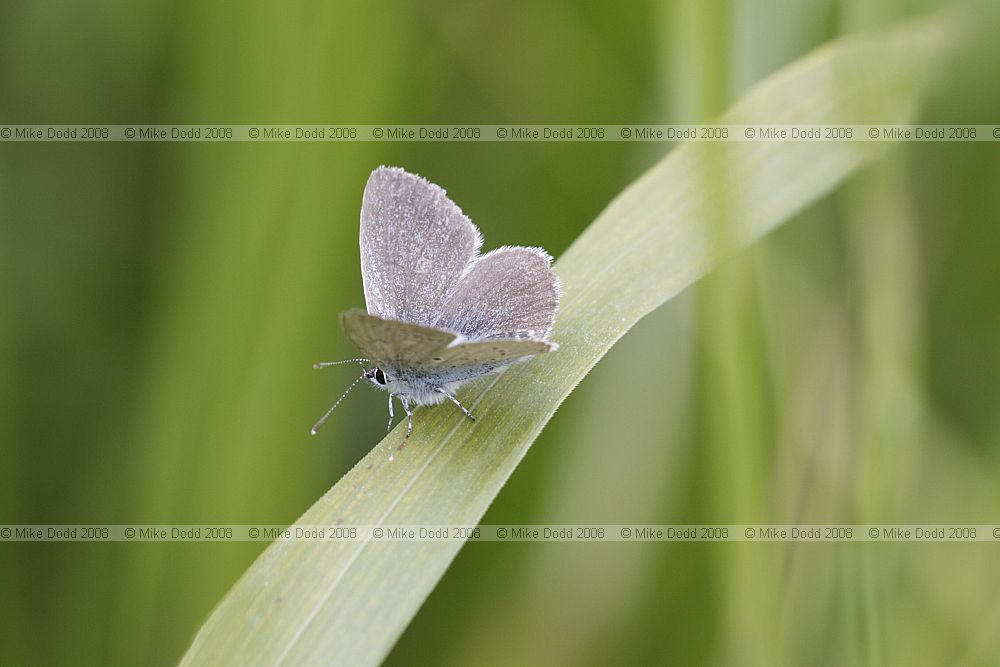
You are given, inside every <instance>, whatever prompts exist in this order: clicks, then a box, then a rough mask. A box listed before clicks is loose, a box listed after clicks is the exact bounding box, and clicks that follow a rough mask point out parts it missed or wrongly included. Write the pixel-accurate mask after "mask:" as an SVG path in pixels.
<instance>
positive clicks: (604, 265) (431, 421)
mask: <svg viewBox="0 0 1000 667" xmlns="http://www.w3.org/2000/svg"><path fill="white" fill-rule="evenodd" d="M950 35H951V33H950V31H949V30H948V27H947V24H945V23H944V21H943V19H940V18H936V19H933V20H928V21H924V22H920V23H916V24H912V25H909V26H906V27H903V28H899V29H896V30H892V31H887V32H883V33H878V34H872V35H865V36H858V37H852V38H848V39H844V40H839V41H838V42H836V43H834V44H831V45H829V46H827V47H824V48H822V49H820V50H818V51H817V52H815V53H813V54H811V55H809V56H807V57H805V58H803V59H802V60H800V61H799V62H797V63H796V64H794V65H792V66H790V67H788V68H786V69H784V70H782V71H781V72H779V73H777V74H776V75H774V76H772V77H770V78H768V79H767V80H765V81H764V82H763V83H762V84H760V85H758V86H757V87H755V88H754V89H752V90H751V91H750V92H749V94H748V95H747V96H746V97H745V98H744V99H743V100H742V101H741V102H740V103H738V104H737V105H736V106H735V107H733V108H732V109H731V110H730V111H729V112H728V113H727V114H726V115H725V117H724V120H725V121H728V122H734V123H741V122H746V123H753V122H761V123H764V122H766V123H850V122H874V123H887V122H905V121H907V120H908V119H909V113H910V112H911V111H912V110H913V109H914V108H915V107H916V105H917V103H918V101H919V96H920V95H921V91H922V89H923V88H924V85H923V84H924V83H925V82H926V79H927V76H928V73H929V72H930V71H932V69H933V68H932V65H933V63H934V62H935V61H936V60H937V59H939V58H940V57H941V56H942V52H943V50H944V47H945V46H946V45H947V44H948V42H949V39H950ZM881 150H882V147H881V146H880V145H878V144H873V143H862V142H842V143H825V142H810V143H787V142H784V143H778V142H775V143H728V144H706V143H694V144H685V145H681V146H679V147H678V148H677V149H676V150H674V151H673V152H672V153H671V154H670V155H669V156H668V157H667V158H666V159H664V160H663V161H661V162H660V163H659V164H657V165H656V166H654V167H653V168H652V169H651V170H650V171H649V172H647V173H646V174H645V175H644V176H642V177H641V178H640V179H639V180H637V181H636V182H635V183H634V184H633V185H631V186H630V187H629V188H627V189H626V190H625V191H624V192H623V193H622V194H621V195H620V196H619V197H618V198H617V199H615V201H613V202H612V203H611V205H609V206H608V208H607V209H606V210H605V211H604V212H603V213H602V214H601V216H600V217H599V218H598V219H597V220H596V221H595V222H594V223H593V224H592V225H591V226H590V227H589V228H588V229H587V231H586V232H585V233H584V234H583V235H582V236H581V237H580V238H579V239H578V240H577V241H576V242H575V243H574V244H573V246H572V247H571V248H570V249H569V250H568V251H567V252H566V254H565V255H564V256H563V257H562V258H561V259H560V260H559V262H558V263H557V265H556V270H557V272H558V273H559V275H560V277H561V278H562V281H563V286H564V299H563V303H562V307H561V310H560V314H559V318H558V322H557V326H556V329H555V331H554V333H553V338H554V339H555V340H556V341H558V342H559V343H560V344H561V346H562V347H561V349H560V350H559V351H558V352H556V353H554V354H550V355H545V356H544V357H542V358H538V359H535V360H533V361H531V362H530V363H528V364H524V365H521V366H517V367H514V368H512V369H510V370H509V371H508V372H507V373H505V374H503V375H502V376H500V377H498V378H493V379H491V380H490V381H489V382H485V383H482V384H480V385H479V386H477V387H472V388H470V389H469V390H466V391H463V392H462V393H461V397H462V399H463V402H465V404H466V405H468V406H469V407H470V408H471V409H472V410H473V411H474V413H475V414H476V416H477V418H478V421H477V422H476V423H475V424H474V425H473V424H470V423H469V422H468V421H466V420H465V419H464V418H463V417H462V415H461V414H460V413H459V412H458V411H457V410H456V409H454V407H453V406H450V405H443V406H439V407H436V408H432V409H422V410H420V411H419V412H418V413H417V416H416V420H415V423H416V430H415V432H414V434H413V437H412V438H410V440H409V441H408V442H407V444H406V447H405V449H402V450H401V449H400V446H401V444H402V443H403V433H404V429H405V427H404V429H400V428H397V429H396V430H395V431H393V432H392V433H391V434H390V435H388V436H387V437H386V438H385V439H384V440H383V441H382V442H381V443H380V444H379V445H378V446H376V447H375V448H374V449H373V450H372V451H371V453H370V454H368V456H366V457H365V458H364V459H363V460H362V461H361V462H360V463H358V465H357V466H355V467H354V468H353V469H352V470H351V471H350V472H349V473H348V474H347V475H346V476H345V477H344V478H343V479H341V480H340V481H339V482H338V483H337V484H336V485H335V486H334V487H333V488H332V489H331V490H330V491H329V492H328V493H327V494H326V495H324V496H323V497H322V498H321V499H320V500H319V501H318V502H317V503H316V504H315V505H314V506H313V507H312V508H310V509H309V510H308V511H307V512H306V513H305V514H304V515H303V516H302V518H301V519H300V523H302V524H324V525H329V524H389V525H392V524H474V523H476V522H477V521H479V519H480V518H481V516H482V515H483V513H484V512H485V510H486V508H487V506H488V505H489V504H490V502H491V501H492V500H493V498H494V497H495V496H496V495H497V494H498V493H499V491H500V489H501V487H502V486H503V485H504V482H505V481H506V480H507V478H508V477H509V476H510V474H511V473H512V471H513V470H514V468H515V467H516V466H517V463H518V462H519V461H520V460H521V458H522V457H523V456H524V454H525V452H526V451H527V449H528V447H530V446H531V443H532V441H533V440H534V439H535V437H536V436H537V434H538V433H539V431H540V430H541V429H542V427H543V426H544V425H545V423H546V422H547V421H548V419H549V418H550V417H551V416H552V414H553V413H554V412H555V410H556V408H557V407H558V406H559V404H560V402H561V401H562V400H563V399H565V398H566V396H567V395H568V394H569V393H570V392H571V391H572V390H573V387H574V386H575V385H576V384H577V383H578V382H579V381H580V380H581V379H582V378H583V377H584V376H585V375H586V374H587V372H588V371H589V370H590V369H591V368H592V367H593V366H594V364H596V363H597V361H598V360H599V359H600V358H601V357H602V356H603V355H604V353H605V352H606V351H607V350H608V349H609V348H610V346H611V345H612V344H613V343H614V342H615V341H616V340H618V338H620V337H621V336H622V335H623V334H624V333H625V332H626V331H628V329H629V328H630V327H631V326H632V325H633V324H635V322H637V321H638V320H639V319H640V318H641V317H643V316H644V315H646V314H647V313H649V312H650V311H651V310H652V309H654V308H656V307H657V306H659V305H661V304H662V303H664V302H665V301H666V300H668V299H670V298H671V297H673V296H674V295H676V294H677V293H678V292H680V291H681V290H683V289H684V288H685V287H686V286H688V285H690V284H691V283H692V282H694V281H695V280H697V279H698V278H699V277H700V276H702V275H704V274H705V273H706V272H707V271H708V270H710V269H711V268H712V267H713V265H714V264H715V263H717V261H718V260H719V258H720V257H721V256H723V255H726V254H729V253H732V252H734V251H736V250H738V249H739V248H740V247H744V246H746V245H747V244H748V243H751V242H752V241H754V240H755V239H757V238H759V237H760V236H762V235H763V234H766V233H767V232H768V231H770V230H771V229H773V228H774V227H776V226H777V225H779V224H781V223H782V222H784V221H786V220H788V219H789V218H790V217H791V216H793V215H794V214H795V213H796V212H798V211H800V210H802V209H803V208H804V207H806V206H808V205H809V204H810V203H812V202H814V201H816V200H817V199H818V198H820V197H822V196H823V195H825V194H827V193H829V192H830V191H831V190H833V189H834V188H835V187H836V186H837V185H838V184H840V183H841V182H843V180H844V179H845V178H846V177H847V176H848V175H850V174H851V173H852V172H854V171H855V170H857V169H858V168H859V167H861V166H862V165H863V164H865V163H866V162H868V161H869V160H871V159H873V158H874V157H876V156H877V155H878V154H879V152H880V151H881ZM720 211H721V213H720ZM723 223H724V229H721V232H720V227H719V225H720V224H723ZM720 241H722V242H723V243H721V244H720ZM622 453H623V454H624V455H627V450H626V451H623V452H622ZM611 455H614V454H612V453H611V451H610V450H609V456H611ZM460 548H461V544H460V543H458V542H412V543H409V542H384V541H368V542H330V543H323V542H306V541H297V542H277V543H275V544H273V545H271V546H270V547H269V548H268V549H267V550H266V551H265V552H264V553H263V554H262V555H261V557H260V558H259V559H258V560H257V561H256V562H255V563H254V564H253V566H252V567H251V568H250V569H249V570H248V571H247V572H246V574H245V575H244V576H243V577H242V578H241V579H240V581H239V582H238V583H237V584H236V585H235V586H234V587H233V588H232V590H231V591H230V592H229V594H228V595H227V596H226V597H225V599H224V600H223V601H222V602H221V604H220V605H219V606H218V607H217V608H216V610H215V611H214V612H213V614H212V615H211V617H210V618H209V619H208V621H207V622H206V623H205V625H204V626H203V627H202V629H201V631H200V632H199V634H198V636H197V637H196V638H195V640H194V643H193V645H192V646H191V648H190V650H189V651H188V653H187V655H186V656H185V658H184V660H183V664H187V665H202V664H207V665H214V664H222V663H227V664H245V665H274V664H286V665H302V664H328V663H330V662H335V663H337V664H351V665H358V664H373V663H377V662H378V661H380V660H381V659H382V658H384V657H385V655H386V654H387V653H388V652H389V650H390V649H391V647H392V645H393V643H394V642H395V641H396V639H397V637H398V636H399V635H400V633H402V631H403V630H404V628H405V627H406V625H407V623H408V622H409V621H410V619H411V618H412V617H413V615H414V614H416V612H417V610H418V609H419V607H420V605H421V603H422V602H423V600H424V599H425V598H426V596H427V595H428V594H429V593H430V591H431V590H432V589H433V587H434V585H435V584H436V582H437V581H438V579H439V578H440V577H441V576H442V575H443V573H444V571H445V570H446V569H447V567H448V565H449V563H450V562H451V560H452V559H453V558H454V556H455V554H456V553H457V552H458V550H459V549H460Z"/></svg>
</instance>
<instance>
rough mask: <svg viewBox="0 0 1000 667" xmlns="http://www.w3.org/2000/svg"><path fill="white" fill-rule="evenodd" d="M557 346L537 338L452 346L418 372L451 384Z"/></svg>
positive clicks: (423, 363) (431, 358)
mask: <svg viewBox="0 0 1000 667" xmlns="http://www.w3.org/2000/svg"><path fill="white" fill-rule="evenodd" d="M558 347H559V346H558V345H556V344H555V343H552V342H549V341H546V340H537V339H526V340H512V339H499V340H478V341H469V342H464V343H462V342H460V343H457V344H455V343H453V344H452V345H450V346H448V347H447V348H445V349H443V350H438V351H436V352H434V353H433V355H432V356H431V357H430V358H429V359H426V360H424V361H422V362H420V363H419V364H418V369H417V370H418V371H419V372H420V373H421V374H424V375H426V376H433V377H434V378H436V379H437V381H438V383H439V384H448V383H450V382H458V381H462V380H470V379H472V378H475V377H479V376H481V375H486V374H487V373H492V372H493V371H496V370H500V369H501V368H506V367H507V366H510V365H511V364H512V363H515V362H517V361H521V360H524V359H528V358H529V357H533V356H535V355H536V354H542V353H544V352H551V351H552V350H556V349H558Z"/></svg>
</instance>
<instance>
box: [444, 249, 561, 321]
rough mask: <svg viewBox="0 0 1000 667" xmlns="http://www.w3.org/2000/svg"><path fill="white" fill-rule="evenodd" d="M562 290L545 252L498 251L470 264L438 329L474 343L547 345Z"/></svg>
mask: <svg viewBox="0 0 1000 667" xmlns="http://www.w3.org/2000/svg"><path fill="white" fill-rule="evenodd" d="M559 290H560V287H559V278H557V277H556V274H555V272H553V271H552V258H551V257H550V256H549V255H548V254H547V253H546V252H545V251H544V250H542V249H541V248H522V247H513V248H512V247H504V248H498V249H497V250H493V251H491V252H488V253H486V254H485V255H483V256H481V257H477V258H476V259H474V260H473V261H472V262H471V264H470V265H469V268H468V269H467V270H466V272H465V274H464V275H463V276H462V278H461V280H459V282H458V286H457V287H456V288H455V291H454V292H452V293H451V295H450V296H449V297H448V300H447V301H446V302H445V304H444V306H443V308H442V311H441V315H440V317H439V318H438V319H437V320H436V321H435V322H434V325H435V326H439V327H442V328H444V329H450V330H451V331H457V332H458V333H460V334H462V335H463V336H465V337H467V338H469V339H470V340H478V339H483V338H534V339H544V338H546V337H547V336H548V334H549V330H550V329H551V328H552V323H553V322H554V321H555V317H556V308H557V307H558V305H559Z"/></svg>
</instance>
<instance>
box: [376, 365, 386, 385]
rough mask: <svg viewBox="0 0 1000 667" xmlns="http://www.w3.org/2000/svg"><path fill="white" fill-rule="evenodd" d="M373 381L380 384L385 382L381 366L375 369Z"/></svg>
mask: <svg viewBox="0 0 1000 667" xmlns="http://www.w3.org/2000/svg"><path fill="white" fill-rule="evenodd" d="M375 381H376V382H378V383H379V384H381V385H384V384H385V373H383V372H382V369H381V368H376V369H375Z"/></svg>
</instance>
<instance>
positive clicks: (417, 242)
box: [361, 167, 482, 326]
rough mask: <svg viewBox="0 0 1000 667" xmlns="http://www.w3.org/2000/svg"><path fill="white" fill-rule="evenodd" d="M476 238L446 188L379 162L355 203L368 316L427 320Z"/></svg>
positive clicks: (477, 241)
mask: <svg viewBox="0 0 1000 667" xmlns="http://www.w3.org/2000/svg"><path fill="white" fill-rule="evenodd" d="M481 245H482V237H481V236H480V234H479V230H478V229H476V226H475V225H473V224H472V222H471V221H470V220H469V218H468V217H466V216H465V214H463V213H462V210H461V209H460V208H458V206H457V205H456V204H455V203H454V202H453V201H451V199H449V198H448V196H447V195H446V194H445V191H444V190H443V189H441V188H440V187H438V186H437V185H434V184H433V183H430V182H428V181H426V180H425V179H423V178H421V177H420V176H417V175H415V174H410V173H408V172H406V171H403V170H402V169H399V168H398V167H379V168H378V169H376V170H375V171H374V172H372V175H371V176H370V177H369V178H368V184H367V185H366V186H365V193H364V198H363V199H362V202H361V278H362V280H363V282H364V288H365V303H366V305H367V306H368V312H369V313H371V314H372V315H377V316H379V317H382V318H385V319H390V320H400V321H403V322H414V323H416V324H423V325H427V326H431V325H433V324H434V321H435V320H436V319H437V317H438V315H439V314H440V312H441V308H442V307H443V306H444V303H445V300H446V299H447V298H448V295H449V294H450V293H451V292H452V290H453V289H454V288H455V286H456V285H457V284H458V280H459V277H460V276H461V275H462V272H463V271H464V270H465V268H466V266H467V265H468V263H469V262H470V261H471V260H472V258H473V257H474V256H476V254H477V252H478V250H479V246H481Z"/></svg>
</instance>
